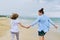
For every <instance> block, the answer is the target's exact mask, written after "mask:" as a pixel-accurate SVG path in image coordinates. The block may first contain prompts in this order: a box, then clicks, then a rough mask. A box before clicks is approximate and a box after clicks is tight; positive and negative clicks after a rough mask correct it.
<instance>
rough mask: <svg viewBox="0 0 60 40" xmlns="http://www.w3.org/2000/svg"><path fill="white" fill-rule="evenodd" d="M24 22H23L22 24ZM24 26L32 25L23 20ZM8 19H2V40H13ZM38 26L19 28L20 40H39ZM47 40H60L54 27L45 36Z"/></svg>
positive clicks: (59, 35)
mask: <svg viewBox="0 0 60 40" xmlns="http://www.w3.org/2000/svg"><path fill="white" fill-rule="evenodd" d="M22 21H23V22H22ZM22 21H21V22H22V23H23V25H25V26H27V25H28V24H30V23H31V21H29V20H22ZM9 24H10V23H9V19H8V18H4V17H3V18H0V40H11V34H10V25H9ZM37 27H38V26H37V25H35V26H34V27H31V28H29V29H25V28H22V27H20V26H19V30H20V35H19V38H20V40H38V39H39V37H38V33H37ZM45 40H60V32H57V30H56V29H55V28H54V27H51V28H50V31H49V32H48V33H47V34H46V35H45Z"/></svg>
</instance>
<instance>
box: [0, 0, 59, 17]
mask: <svg viewBox="0 0 60 40" xmlns="http://www.w3.org/2000/svg"><path fill="white" fill-rule="evenodd" d="M41 8H44V11H45V14H46V15H47V16H49V17H60V0H0V15H11V14H12V13H13V12H16V13H18V14H19V15H20V16H23V17H36V16H37V12H38V10H39V9H41Z"/></svg>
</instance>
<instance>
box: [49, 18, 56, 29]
mask: <svg viewBox="0 0 60 40" xmlns="http://www.w3.org/2000/svg"><path fill="white" fill-rule="evenodd" d="M48 21H49V23H51V24H52V25H53V26H54V27H55V28H57V26H56V25H55V24H54V22H53V21H52V20H51V19H49V20H48Z"/></svg>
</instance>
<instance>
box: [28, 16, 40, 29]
mask: <svg viewBox="0 0 60 40" xmlns="http://www.w3.org/2000/svg"><path fill="white" fill-rule="evenodd" d="M39 20H40V17H39V18H37V19H36V20H35V21H34V22H33V23H32V24H30V25H29V26H28V27H27V28H30V27H31V26H34V25H35V24H37V23H38V21H39Z"/></svg>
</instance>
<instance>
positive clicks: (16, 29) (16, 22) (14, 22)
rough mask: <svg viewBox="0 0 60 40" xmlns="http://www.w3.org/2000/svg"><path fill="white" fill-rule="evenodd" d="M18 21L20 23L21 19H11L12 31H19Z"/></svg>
mask: <svg viewBox="0 0 60 40" xmlns="http://www.w3.org/2000/svg"><path fill="white" fill-rule="evenodd" d="M18 23H19V20H11V23H10V25H11V30H10V31H11V32H19V29H18Z"/></svg>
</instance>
